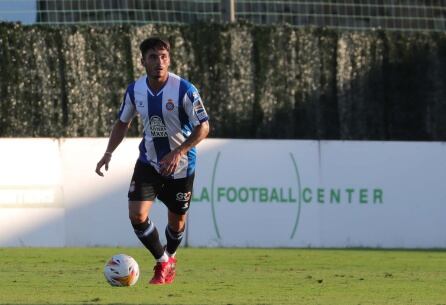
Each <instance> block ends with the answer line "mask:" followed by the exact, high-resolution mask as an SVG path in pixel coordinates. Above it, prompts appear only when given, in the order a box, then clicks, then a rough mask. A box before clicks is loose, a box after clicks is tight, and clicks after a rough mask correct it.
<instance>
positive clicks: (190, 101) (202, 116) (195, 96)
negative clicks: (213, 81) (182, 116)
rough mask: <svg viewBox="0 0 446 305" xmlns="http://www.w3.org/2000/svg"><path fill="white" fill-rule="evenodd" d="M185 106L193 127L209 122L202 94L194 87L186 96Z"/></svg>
mask: <svg viewBox="0 0 446 305" xmlns="http://www.w3.org/2000/svg"><path fill="white" fill-rule="evenodd" d="M183 105H184V110H185V112H186V114H187V116H188V117H189V121H190V122H191V124H192V125H193V126H197V125H200V124H201V123H203V122H206V121H207V120H209V117H208V114H207V113H206V109H204V105H203V101H202V100H201V97H200V94H199V93H198V90H197V88H195V87H194V86H191V87H190V88H189V90H187V92H186V94H185V95H184V100H183Z"/></svg>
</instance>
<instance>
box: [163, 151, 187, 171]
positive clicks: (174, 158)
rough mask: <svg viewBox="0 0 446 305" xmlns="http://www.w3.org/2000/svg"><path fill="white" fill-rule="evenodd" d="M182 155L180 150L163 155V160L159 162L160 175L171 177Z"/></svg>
mask: <svg viewBox="0 0 446 305" xmlns="http://www.w3.org/2000/svg"><path fill="white" fill-rule="evenodd" d="M182 155H183V154H182V152H181V150H180V149H174V150H172V151H171V152H170V153H168V154H167V155H165V156H164V158H163V159H162V160H161V161H160V162H159V164H160V172H161V175H163V176H170V175H172V174H173V173H174V172H175V170H176V169H177V166H178V164H179V163H180V160H181V156H182Z"/></svg>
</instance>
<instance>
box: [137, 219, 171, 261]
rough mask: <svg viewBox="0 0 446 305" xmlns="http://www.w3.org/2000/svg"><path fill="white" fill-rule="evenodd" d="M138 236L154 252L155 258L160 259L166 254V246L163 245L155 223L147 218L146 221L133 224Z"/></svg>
mask: <svg viewBox="0 0 446 305" xmlns="http://www.w3.org/2000/svg"><path fill="white" fill-rule="evenodd" d="M132 226H133V229H134V230H135V234H136V236H138V238H139V240H140V241H141V242H142V243H143V245H144V246H145V247H146V248H147V249H148V250H149V251H150V253H152V255H153V257H154V258H155V259H159V258H160V257H161V256H163V254H164V248H163V246H162V245H161V242H160V238H159V235H158V230H157V229H156V227H155V224H154V223H153V222H151V221H150V220H149V218H147V220H146V221H144V222H142V223H138V224H133V223H132Z"/></svg>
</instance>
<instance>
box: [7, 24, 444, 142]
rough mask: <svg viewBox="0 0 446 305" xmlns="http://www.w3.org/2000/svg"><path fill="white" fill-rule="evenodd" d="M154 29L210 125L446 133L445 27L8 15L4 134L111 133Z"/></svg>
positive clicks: (311, 135) (419, 136) (230, 129)
mask: <svg viewBox="0 0 446 305" xmlns="http://www.w3.org/2000/svg"><path fill="white" fill-rule="evenodd" d="M151 35H162V36H166V37H167V38H168V39H169V40H170V42H171V44H172V67H171V70H172V71H173V72H175V73H177V74H179V75H181V76H183V77H185V78H187V79H189V80H190V81H191V82H193V83H194V84H195V85H196V86H197V87H198V88H199V90H200V92H201V94H202V96H203V99H204V101H205V105H206V108H207V110H208V112H209V114H210V117H211V126H212V131H211V136H212V137H231V138H274V139H280V138H288V139H359V140H362V139H368V140H441V141H444V140H446V33H414V34H408V33H404V34H401V33H395V32H384V31H369V32H337V31H333V30H326V29H317V28H306V29H295V28H291V27H287V26H276V27H273V26H271V27H264V26H253V25H249V24H233V25H220V24H195V25H187V26H166V25H147V26H143V27H112V28H105V27H104V28H94V27H58V28H51V27H40V26H22V25H18V24H10V23H2V24H0V97H1V106H0V107H1V108H0V136H1V137H102V136H108V134H109V131H110V126H111V124H112V123H113V121H114V120H115V119H116V113H117V111H118V108H119V105H120V103H121V100H122V97H123V94H124V91H125V88H126V87H127V84H128V83H129V82H131V81H132V80H133V79H135V78H137V77H138V76H139V75H140V74H141V73H143V70H142V69H141V66H140V64H139V58H140V54H139V51H138V45H139V42H141V41H142V40H143V39H144V38H146V37H148V36H151ZM135 123H136V122H135ZM138 125H139V124H133V126H132V129H131V131H130V135H132V136H137V135H138V134H139V129H140V127H139V126H138Z"/></svg>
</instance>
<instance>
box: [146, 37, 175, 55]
mask: <svg viewBox="0 0 446 305" xmlns="http://www.w3.org/2000/svg"><path fill="white" fill-rule="evenodd" d="M151 49H165V50H167V52H170V44H169V42H168V41H167V40H166V39H163V38H160V37H150V38H147V39H145V40H144V41H143V42H141V44H140V45H139V50H140V51H141V55H142V57H144V55H146V53H147V51H148V50H151Z"/></svg>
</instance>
